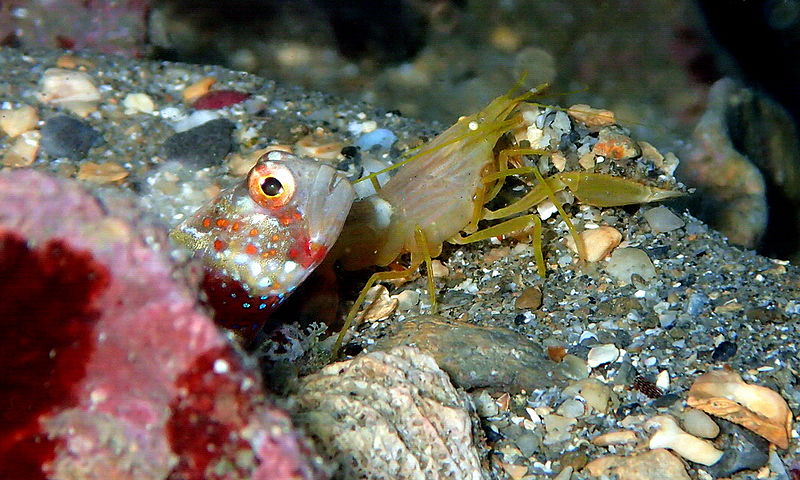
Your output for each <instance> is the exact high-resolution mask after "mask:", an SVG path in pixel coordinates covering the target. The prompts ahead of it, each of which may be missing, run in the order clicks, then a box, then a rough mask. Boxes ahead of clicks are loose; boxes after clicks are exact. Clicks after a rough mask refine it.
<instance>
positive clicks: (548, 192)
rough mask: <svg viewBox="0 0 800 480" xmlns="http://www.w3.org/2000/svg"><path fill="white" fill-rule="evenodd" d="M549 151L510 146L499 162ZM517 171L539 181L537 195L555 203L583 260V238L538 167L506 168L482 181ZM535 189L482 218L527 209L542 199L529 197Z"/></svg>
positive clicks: (551, 185) (501, 216)
mask: <svg viewBox="0 0 800 480" xmlns="http://www.w3.org/2000/svg"><path fill="white" fill-rule="evenodd" d="M551 153H552V152H549V151H547V150H536V149H531V148H511V149H507V150H503V151H502V152H500V164H501V165H507V164H508V157H509V156H511V155H549V154H551ZM518 173H533V174H534V176H536V180H537V181H538V182H539V183H538V185H537V186H536V187H537V188H538V189H539V190H538V192H537V193H538V195H539V196H541V194H542V193H543V194H544V197H545V198H547V199H548V200H550V201H551V202H552V203H553V205H555V207H556V210H558V213H559V215H561V218H563V219H564V223H566V224H567V229H569V233H570V235H572V238H573V239H574V240H575V245H576V247H577V250H578V258H579V259H580V260H581V261H583V260H585V259H586V247H585V246H584V244H583V239H582V238H581V237H580V236H579V235H578V231H577V230H576V229H575V225H573V224H572V220H571V219H570V218H569V215H567V212H566V211H565V210H564V207H563V206H562V205H561V202H559V201H558V199H557V198H556V190H554V189H553V186H554V185H553V184H552V182H551V181H550V180H549V179H548V180H545V178H544V177H543V176H542V173H541V172H540V171H539V169H538V168H536V167H535V166H531V167H522V168H509V169H506V170H501V171H499V172H498V173H496V174H494V175H490V176H487V177H486V179H484V182H486V181H489V182H491V181H494V180H495V179H497V178H504V177H507V176H509V175H514V174H518ZM557 186H560V185H557ZM563 189H564V186H560V188H557V190H563ZM535 191H536V189H534V190H533V191H531V192H529V193H528V194H527V195H525V196H524V197H523V198H521V199H520V200H518V201H516V202H514V203H512V204H511V205H509V206H507V207H505V208H501V209H500V210H495V211H494V212H492V211H490V210H485V211H484V217H483V218H485V219H487V220H490V219H495V218H503V217H507V216H509V215H513V214H516V213H520V212H523V211H525V210H528V209H529V208H531V207H532V206H534V205H536V204H537V203H539V202H541V201H542V200H544V198H539V199H537V198H536V197H535V196H533V197H534V198H530V197H532V195H531V194H533V193H534V192H535ZM531 200H538V201H531ZM501 212H502V213H501ZM501 225H502V224H501Z"/></svg>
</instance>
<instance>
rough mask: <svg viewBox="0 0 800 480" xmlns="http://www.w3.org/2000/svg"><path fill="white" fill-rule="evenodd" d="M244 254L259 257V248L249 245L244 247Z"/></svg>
mask: <svg viewBox="0 0 800 480" xmlns="http://www.w3.org/2000/svg"><path fill="white" fill-rule="evenodd" d="M244 253H246V254H248V255H257V254H258V248H257V247H256V246H255V245H253V244H252V243H248V244H247V246H246V247H244Z"/></svg>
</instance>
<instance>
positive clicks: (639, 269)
mask: <svg viewBox="0 0 800 480" xmlns="http://www.w3.org/2000/svg"><path fill="white" fill-rule="evenodd" d="M606 272H608V274H609V275H611V276H612V277H614V280H616V281H617V282H619V283H622V284H629V283H631V275H633V274H637V275H639V276H641V277H642V278H643V279H645V280H652V279H653V278H655V276H656V267H655V266H654V265H653V262H652V261H651V260H650V257H648V256H647V253H645V252H644V250H640V249H638V248H618V249H616V250H615V251H614V253H613V255H611V259H610V260H609V261H608V264H607V265H606Z"/></svg>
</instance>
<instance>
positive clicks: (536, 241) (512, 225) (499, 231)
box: [448, 214, 546, 277]
mask: <svg viewBox="0 0 800 480" xmlns="http://www.w3.org/2000/svg"><path fill="white" fill-rule="evenodd" d="M529 228H533V235H532V238H533V252H534V256H535V258H536V269H537V271H538V272H539V276H541V277H544V276H545V270H546V268H545V263H544V254H543V253H542V221H541V220H540V219H539V216H538V215H534V214H529V215H522V216H520V217H515V218H512V219H510V220H506V221H505V222H502V223H499V224H497V225H493V226H491V227H488V228H485V229H483V230H480V231H477V232H475V233H473V234H471V235H466V236H461V235H456V236H454V237H453V238H451V239H450V240H448V242H450V243H455V244H457V245H466V244H468V243H474V242H480V241H482V240H486V239H489V238H492V237H499V236H502V235H508V234H509V233H512V232H520V231H524V230H527V229H529Z"/></svg>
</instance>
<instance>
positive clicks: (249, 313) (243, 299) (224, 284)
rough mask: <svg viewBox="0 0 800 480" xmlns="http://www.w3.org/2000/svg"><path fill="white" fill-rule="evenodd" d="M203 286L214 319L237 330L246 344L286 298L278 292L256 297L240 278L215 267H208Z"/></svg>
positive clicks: (245, 344)
mask: <svg viewBox="0 0 800 480" xmlns="http://www.w3.org/2000/svg"><path fill="white" fill-rule="evenodd" d="M201 288H202V289H203V290H204V291H205V293H206V298H207V302H208V306H210V307H211V308H212V309H213V310H214V323H216V324H217V325H218V326H220V327H222V328H226V329H228V330H232V331H233V332H235V333H236V334H237V335H238V336H239V338H240V339H241V340H242V342H243V345H244V346H247V343H249V342H250V341H251V340H253V339H254V338H255V337H256V335H257V334H258V332H259V331H261V329H262V328H263V327H264V324H265V323H266V322H267V320H268V319H269V316H270V314H271V313H272V312H274V311H275V309H276V308H277V307H278V305H280V303H281V300H282V299H281V298H280V297H276V296H270V297H267V298H263V299H262V298H261V297H259V298H254V297H253V296H251V295H250V293H249V292H248V291H247V290H245V289H244V287H243V286H242V284H241V283H240V282H238V281H236V280H233V279H231V278H230V277H228V276H227V275H224V274H221V273H218V272H212V271H206V274H205V276H204V277H203V283H202V284H201Z"/></svg>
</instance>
